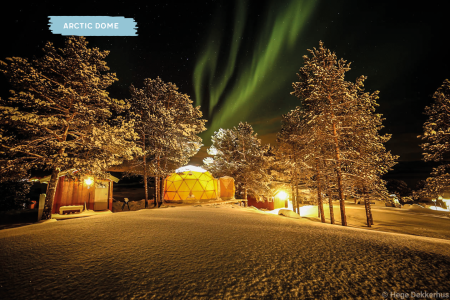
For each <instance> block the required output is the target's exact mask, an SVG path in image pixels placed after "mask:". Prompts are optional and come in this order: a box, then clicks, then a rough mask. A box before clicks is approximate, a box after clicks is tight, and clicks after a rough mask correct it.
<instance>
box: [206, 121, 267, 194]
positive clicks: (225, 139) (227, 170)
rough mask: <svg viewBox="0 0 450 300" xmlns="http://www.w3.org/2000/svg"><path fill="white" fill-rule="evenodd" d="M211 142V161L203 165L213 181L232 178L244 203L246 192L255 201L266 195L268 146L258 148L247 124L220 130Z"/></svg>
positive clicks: (254, 134) (258, 142) (259, 144)
mask: <svg viewBox="0 0 450 300" xmlns="http://www.w3.org/2000/svg"><path fill="white" fill-rule="evenodd" d="M211 140H212V146H211V147H210V149H209V150H208V153H209V154H210V155H213V156H214V158H213V161H212V163H210V164H207V165H205V168H206V169H207V170H208V171H210V172H211V173H212V174H213V175H214V176H215V177H221V176H231V177H233V178H234V180H235V182H236V184H237V186H238V187H239V188H241V189H242V190H244V199H247V193H248V191H250V192H251V193H252V194H253V195H254V196H255V197H258V195H262V194H267V193H268V192H269V184H270V181H271V176H270V175H269V174H268V172H267V170H268V168H269V166H268V161H267V159H266V157H265V154H266V153H267V152H268V150H269V146H268V145H266V146H263V145H261V140H259V139H258V138H257V134H256V133H254V131H253V128H252V126H251V125H250V124H248V123H246V122H240V123H239V125H238V126H237V127H233V128H232V129H219V131H217V132H214V136H213V137H212V138H211Z"/></svg>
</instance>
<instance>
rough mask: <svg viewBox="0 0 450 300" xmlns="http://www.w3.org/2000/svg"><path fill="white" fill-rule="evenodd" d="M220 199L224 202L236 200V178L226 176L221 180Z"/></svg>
mask: <svg viewBox="0 0 450 300" xmlns="http://www.w3.org/2000/svg"><path fill="white" fill-rule="evenodd" d="M219 190H220V198H222V199H223V200H230V199H234V194H235V193H236V187H235V186H234V178H233V177H229V176H224V177H220V178H219Z"/></svg>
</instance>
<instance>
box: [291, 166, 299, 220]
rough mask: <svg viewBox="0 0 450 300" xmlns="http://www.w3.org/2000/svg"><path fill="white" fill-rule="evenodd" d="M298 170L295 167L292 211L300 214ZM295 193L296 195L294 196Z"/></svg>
mask: <svg viewBox="0 0 450 300" xmlns="http://www.w3.org/2000/svg"><path fill="white" fill-rule="evenodd" d="M296 186H297V168H296V167H294V184H293V185H292V194H293V197H292V210H293V211H294V212H296V213H298V191H297V188H296ZM294 192H295V194H294Z"/></svg>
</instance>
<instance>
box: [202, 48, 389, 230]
mask: <svg viewBox="0 0 450 300" xmlns="http://www.w3.org/2000/svg"><path fill="white" fill-rule="evenodd" d="M309 52H310V54H311V57H308V56H304V66H303V67H302V68H300V71H299V73H298V74H297V75H298V79H299V81H298V82H295V83H293V87H294V91H293V92H292V94H293V95H295V96H297V97H298V98H299V101H300V105H299V106H298V107H297V108H296V109H294V110H292V111H290V112H289V113H287V114H285V115H283V122H282V129H281V131H280V133H279V134H278V147H277V148H276V149H275V150H274V151H273V153H274V155H275V158H274V159H271V158H272V156H271V155H268V152H269V151H268V150H269V149H270V148H269V147H267V146H266V147H261V146H260V143H256V142H252V141H251V139H250V138H249V137H247V138H245V139H243V140H242V141H241V140H240V139H239V132H240V129H239V128H245V127H248V125H245V124H240V125H239V127H238V128H234V129H232V130H219V132H216V133H215V135H214V137H213V145H212V148H211V149H210V150H213V152H216V153H217V154H216V155H215V157H214V159H213V160H210V161H209V164H208V165H207V168H208V169H209V170H211V171H212V172H213V173H215V174H220V173H221V172H223V173H226V174H236V173H237V175H235V176H243V175H240V174H241V173H240V172H244V170H245V173H246V175H245V176H246V177H245V178H242V179H241V180H240V181H241V183H242V184H243V185H244V186H245V188H246V189H248V188H250V189H251V190H252V192H253V193H255V194H258V193H259V192H258V191H259V190H261V189H260V188H259V186H261V185H263V184H264V185H266V186H267V185H268V182H270V179H271V178H270V176H269V175H266V176H264V174H262V173H269V170H271V169H273V170H274V171H278V173H280V172H281V174H284V176H285V177H286V176H287V177H290V181H291V184H292V186H295V187H297V188H296V189H295V190H296V196H297V197H295V198H294V207H296V209H297V210H298V201H296V200H297V199H298V198H299V197H298V184H299V182H300V181H302V182H304V183H306V185H307V186H308V187H309V188H310V189H312V190H316V191H317V203H318V205H319V210H320V215H321V219H322V222H325V218H324V216H325V214H324V210H323V199H324V197H325V195H326V196H328V198H329V204H330V214H331V223H334V222H335V220H334V215H333V211H332V209H333V207H332V202H331V200H332V199H333V196H336V198H337V199H338V200H339V201H340V210H341V223H342V225H347V221H346V215H345V202H344V200H345V196H346V195H348V196H350V195H351V196H356V197H364V198H365V205H366V212H367V223H368V226H370V225H372V224H373V218H372V215H371V211H370V203H369V201H368V195H369V193H371V194H378V195H379V196H381V197H387V196H388V192H387V190H386V187H385V182H384V181H383V180H382V179H381V176H382V175H383V174H385V173H386V172H387V171H389V170H390V169H391V167H392V166H393V165H394V164H395V159H396V158H397V157H396V156H393V155H392V154H391V153H390V152H389V151H386V148H385V146H384V144H385V143H386V142H387V141H388V140H389V139H390V135H388V134H385V135H381V134H380V133H379V131H380V129H381V128H382V127H383V126H382V121H383V118H382V117H381V115H380V114H376V113H375V108H376V107H377V106H378V104H377V102H376V100H377V99H378V93H379V92H378V91H375V92H373V93H367V92H364V80H365V79H366V77H364V76H361V77H359V78H357V79H356V81H355V82H350V81H346V80H345V78H344V77H345V73H346V72H348V71H349V70H350V63H347V62H346V61H345V60H343V59H340V60H338V59H337V57H336V55H335V54H334V53H331V52H330V50H328V49H326V48H325V47H324V46H323V43H322V42H320V47H319V48H318V49H316V48H314V49H313V50H309ZM251 132H253V131H252V130H251ZM246 147H247V148H246ZM247 153H252V155H251V156H250V155H248V154H247ZM249 157H251V159H254V158H255V157H258V158H261V162H260V163H254V165H255V167H256V168H261V169H260V170H257V169H256V168H253V167H252V166H253V163H250V162H244V161H246V159H247V158H249ZM264 157H265V159H263V158H264ZM258 162H259V161H258ZM270 162H272V164H270ZM241 166H245V167H244V168H242V169H240V167H241ZM249 169H250V170H249ZM241 170H242V171H241ZM252 170H253V173H252ZM227 172H228V173H227ZM263 180H266V181H263ZM238 181H239V180H238Z"/></svg>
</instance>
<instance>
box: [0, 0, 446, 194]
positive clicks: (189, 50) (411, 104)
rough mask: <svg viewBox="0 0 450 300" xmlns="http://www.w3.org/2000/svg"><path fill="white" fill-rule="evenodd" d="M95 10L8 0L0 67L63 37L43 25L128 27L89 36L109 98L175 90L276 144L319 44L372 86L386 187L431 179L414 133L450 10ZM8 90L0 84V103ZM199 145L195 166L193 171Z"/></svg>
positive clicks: (440, 59)
mask: <svg viewBox="0 0 450 300" xmlns="http://www.w3.org/2000/svg"><path fill="white" fill-rule="evenodd" d="M142 3H144V2H141V4H133V3H131V2H130V1H121V2H120V3H118V2H116V1H115V2H110V3H108V4H107V5H104V4H98V3H96V1H89V2H86V3H84V4H83V3H82V2H79V1H76V2H71V5H67V2H66V3H62V2H60V1H58V2H56V1H55V2H49V1H45V2H42V1H40V2H35V3H29V4H26V5H23V3H21V2H19V1H11V2H9V3H8V4H9V5H10V7H9V8H8V9H6V8H4V9H2V10H1V18H0V25H1V28H2V42H1V47H0V52H1V53H0V59H2V60H4V58H6V57H8V56H21V57H28V58H32V57H33V55H36V56H38V57H39V56H40V55H41V54H42V51H41V48H42V47H43V46H44V44H45V43H46V42H47V41H51V42H53V43H55V44H56V46H58V47H62V46H63V43H64V37H62V36H60V35H54V34H52V33H51V32H50V31H49V29H48V27H49V26H48V16H77V15H78V16H96V15H97V16H123V17H127V18H131V17H132V18H134V19H135V21H136V22H137V26H138V31H137V32H138V36H137V37H87V40H88V41H89V46H91V47H99V48H100V49H102V50H110V51H111V53H110V55H109V56H108V58H107V62H108V66H109V67H110V68H111V71H112V72H115V73H117V76H118V78H119V81H118V82H116V83H115V84H114V86H112V87H111V88H110V90H109V91H110V94H111V96H112V97H114V98H119V99H123V98H128V97H129V93H128V87H129V86H130V84H132V83H133V84H134V85H135V86H138V87H141V86H142V83H143V80H144V78H156V77H157V76H159V77H160V78H161V79H162V80H163V81H166V82H173V83H175V84H176V85H177V86H178V87H179V90H180V91H181V92H183V93H186V94H188V95H190V97H191V99H192V100H193V101H194V103H195V104H196V105H201V107H202V111H203V114H204V118H205V119H207V120H208V123H207V124H206V126H207V128H208V131H207V132H205V133H204V134H202V138H203V143H204V144H205V145H206V146H209V145H210V137H211V135H212V134H213V133H214V131H216V130H217V129H219V128H221V127H222V128H231V127H233V126H236V125H237V124H238V123H239V121H248V122H249V123H250V124H252V125H253V127H254V129H255V131H256V132H257V133H258V135H259V137H260V138H261V139H262V141H263V142H264V143H271V144H274V143H275V136H276V133H277V132H278V130H279V129H280V126H281V122H280V120H281V115H282V114H285V113H287V112H288V111H289V110H291V109H293V108H295V107H296V106H297V105H299V100H298V99H297V98H295V97H294V96H291V95H290V92H291V91H292V82H293V81H296V80H297V76H296V72H297V71H298V69H299V68H300V67H301V66H302V65H303V58H302V56H303V55H305V54H307V49H311V48H312V47H318V45H319V40H322V41H323V42H324V43H325V47H327V48H329V49H330V50H332V51H334V52H336V54H337V56H338V57H339V58H344V59H346V60H347V61H349V62H352V70H351V71H350V72H348V73H347V77H346V79H347V80H351V81H354V80H355V79H356V77H358V76H360V75H365V76H368V79H367V80H366V90H367V91H375V90H379V91H380V99H379V104H380V107H379V109H378V112H379V113H381V114H383V115H384V117H385V118H386V121H385V122H384V125H385V129H384V132H388V133H391V134H392V135H393V136H392V139H391V141H390V142H388V144H387V148H388V149H389V150H391V151H392V152H393V153H394V154H396V155H400V159H399V161H400V163H399V165H398V166H396V167H395V168H394V171H393V172H391V173H390V174H389V175H388V176H387V177H386V178H397V179H403V180H405V181H406V182H408V184H410V186H411V187H414V183H415V182H416V181H417V180H418V179H424V178H426V177H427V173H429V171H431V164H425V163H423V162H420V160H421V158H422V155H421V149H420V147H419V144H420V140H418V139H417V135H419V134H421V133H422V124H423V122H424V121H425V119H426V116H425V115H423V114H422V112H423V110H424V107H425V106H426V105H429V104H430V103H431V96H432V94H433V93H434V91H435V90H436V89H437V88H438V87H439V86H440V85H441V84H442V82H443V81H444V79H446V78H450V74H449V70H450V59H449V47H448V11H449V10H448V9H449V8H450V5H449V4H446V1H437V2H433V1H427V2H423V1H421V2H418V4H413V3H412V2H404V1H372V2H369V1H299V0H297V1H294V0H293V1H182V2H181V1H180V2H178V1H147V2H145V4H142ZM9 88H10V87H9V85H8V83H7V81H6V79H5V78H4V77H3V76H0V96H1V97H7V96H8V90H9ZM205 152H206V147H203V148H202V149H201V151H200V153H199V154H198V155H197V157H195V158H194V159H193V160H192V163H194V164H195V163H197V164H200V163H201V160H202V157H204V156H205Z"/></svg>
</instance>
